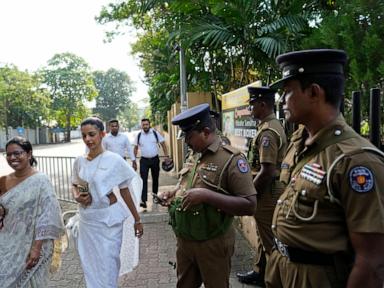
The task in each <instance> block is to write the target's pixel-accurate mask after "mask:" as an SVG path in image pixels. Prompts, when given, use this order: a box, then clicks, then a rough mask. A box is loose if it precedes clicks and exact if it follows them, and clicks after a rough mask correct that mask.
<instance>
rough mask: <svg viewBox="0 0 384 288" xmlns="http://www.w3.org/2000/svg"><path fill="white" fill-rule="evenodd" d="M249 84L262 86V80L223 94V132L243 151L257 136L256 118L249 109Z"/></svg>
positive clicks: (233, 144)
mask: <svg viewBox="0 0 384 288" xmlns="http://www.w3.org/2000/svg"><path fill="white" fill-rule="evenodd" d="M248 86H255V87H257V86H261V81H257V82H254V83H252V84H249V85H247V86H244V87H241V88H239V89H236V90H234V91H231V92H229V93H226V94H223V95H222V96H221V99H222V102H221V104H222V112H223V118H222V121H223V123H222V124H223V125H222V127H223V134H224V135H225V136H227V137H228V139H229V140H230V141H231V145H232V146H233V147H235V148H237V149H239V150H240V151H242V152H243V153H246V152H247V150H248V144H249V142H250V141H251V139H252V138H253V137H255V136H256V125H257V122H256V120H254V119H252V117H251V111H249V110H248V100H249V94H248Z"/></svg>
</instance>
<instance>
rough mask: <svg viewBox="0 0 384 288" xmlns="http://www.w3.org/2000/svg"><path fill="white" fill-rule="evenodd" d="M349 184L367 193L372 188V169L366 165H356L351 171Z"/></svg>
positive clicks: (357, 190)
mask: <svg viewBox="0 0 384 288" xmlns="http://www.w3.org/2000/svg"><path fill="white" fill-rule="evenodd" d="M348 174H349V185H350V186H351V188H352V189H353V190H354V191H356V192H359V193H366V192H369V191H371V190H372V188H373V183H374V178H373V174H372V171H371V170H369V169H368V168H367V167H364V166H355V167H353V168H352V169H351V170H350V171H349V173H348Z"/></svg>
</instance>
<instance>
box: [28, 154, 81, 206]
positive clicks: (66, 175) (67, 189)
mask: <svg viewBox="0 0 384 288" xmlns="http://www.w3.org/2000/svg"><path fill="white" fill-rule="evenodd" d="M34 157H35V158H36V160H37V163H38V166H37V167H38V170H39V171H41V172H44V173H45V174H47V175H48V177H49V178H50V179H51V182H52V184H53V187H54V188H55V192H56V196H57V198H58V199H59V200H62V201H68V202H75V201H74V199H73V197H72V193H71V175H72V167H73V162H74V161H75V157H58V156H34Z"/></svg>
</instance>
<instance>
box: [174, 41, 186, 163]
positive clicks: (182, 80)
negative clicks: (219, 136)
mask: <svg viewBox="0 0 384 288" xmlns="http://www.w3.org/2000/svg"><path fill="white" fill-rule="evenodd" d="M175 50H176V51H178V52H179V62H180V63H179V65H180V104H181V105H180V110H181V112H183V111H185V110H187V109H188V99H187V73H186V72H185V52H184V49H183V47H181V46H180V45H178V44H177V45H176V47H175ZM187 151H188V146H187V143H185V140H184V139H183V144H182V157H183V158H182V159H183V162H184V161H185V159H186V156H187Z"/></svg>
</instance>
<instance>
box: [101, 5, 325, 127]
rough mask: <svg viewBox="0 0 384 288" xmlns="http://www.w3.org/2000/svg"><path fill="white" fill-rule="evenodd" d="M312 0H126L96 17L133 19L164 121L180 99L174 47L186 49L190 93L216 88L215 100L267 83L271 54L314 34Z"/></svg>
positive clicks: (153, 96)
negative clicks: (310, 23)
mask: <svg viewBox="0 0 384 288" xmlns="http://www.w3.org/2000/svg"><path fill="white" fill-rule="evenodd" d="M271 2H272V3H271ZM314 3H315V4H313V3H312V4H308V3H307V1H298V0H289V1H288V0H285V1H279V0H274V1H251V0H234V1H218V0H209V1H206V0H204V1H203V0H197V1H189V0H177V1H176V0H174V1H163V0H158V1H156V0H144V1H135V0H127V1H123V2H119V3H118V4H112V3H111V4H109V5H108V6H107V7H104V8H103V9H102V11H101V12H100V15H99V17H98V21H99V22H100V23H102V24H104V23H108V22H115V23H117V24H118V25H121V24H126V23H129V24H131V25H133V26H134V27H136V28H137V29H138V30H139V31H140V33H139V37H138V41H137V43H136V44H135V45H134V49H133V52H134V53H135V54H136V55H139V56H140V59H141V66H142V68H143V70H144V72H145V74H146V80H147V83H148V86H149V96H150V103H151V107H152V115H154V112H155V111H160V112H161V115H162V116H163V117H162V120H163V121H164V118H165V115H166V113H165V112H166V111H167V110H169V108H170V106H171V104H173V103H174V102H175V101H176V100H177V99H178V96H179V71H178V70H179V67H178V55H177V52H176V51H175V49H174V48H175V47H176V46H177V45H179V46H181V47H183V49H184V50H185V53H186V59H187V61H186V71H187V82H188V91H191V92H193V91H207V92H211V93H212V96H213V98H214V99H216V97H217V96H220V95H221V94H223V93H226V92H228V91H230V90H233V89H236V88H238V87H241V86H243V85H245V84H249V83H250V82H253V81H256V80H259V79H262V80H264V81H266V80H267V76H268V72H267V71H268V69H267V68H268V67H270V66H273V65H274V59H273V57H274V56H275V55H277V54H279V53H281V52H284V51H287V50H290V49H292V48H295V47H298V44H299V43H300V40H301V39H302V38H303V37H304V36H305V35H307V34H308V33H309V32H310V27H309V24H308V23H309V21H311V20H312V21H315V20H314V19H315V17H316V15H317V14H316V13H315V10H314V7H315V6H316V5H317V4H316V3H317V1H314ZM292 11H293V12H292ZM109 35H110V36H111V35H112V36H113V33H110V34H109ZM218 108H219V107H217V109H218ZM154 120H155V119H154Z"/></svg>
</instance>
